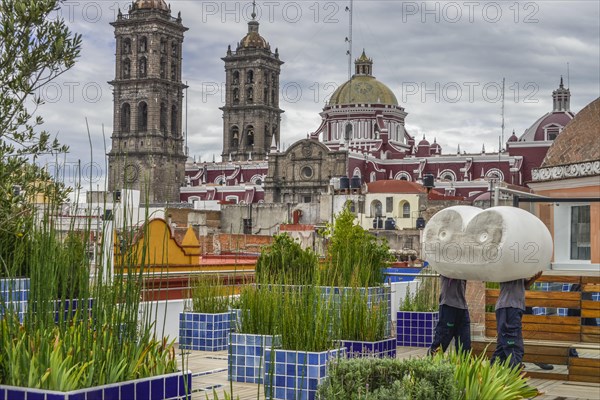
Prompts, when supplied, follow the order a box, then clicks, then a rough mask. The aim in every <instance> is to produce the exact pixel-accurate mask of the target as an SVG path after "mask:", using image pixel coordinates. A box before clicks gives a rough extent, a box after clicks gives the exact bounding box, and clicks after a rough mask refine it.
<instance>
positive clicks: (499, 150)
mask: <svg viewBox="0 0 600 400" xmlns="http://www.w3.org/2000/svg"><path fill="white" fill-rule="evenodd" d="M505 80H506V79H505V78H502V138H501V139H500V146H498V156H500V152H501V151H502V144H503V143H504V83H505Z"/></svg>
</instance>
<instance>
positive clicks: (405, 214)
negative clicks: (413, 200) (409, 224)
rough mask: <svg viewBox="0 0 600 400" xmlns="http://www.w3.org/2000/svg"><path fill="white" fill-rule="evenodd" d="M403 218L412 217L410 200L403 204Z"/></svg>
mask: <svg viewBox="0 0 600 400" xmlns="http://www.w3.org/2000/svg"><path fill="white" fill-rule="evenodd" d="M402 218H410V203H409V202H408V201H405V202H404V203H403V204H402Z"/></svg>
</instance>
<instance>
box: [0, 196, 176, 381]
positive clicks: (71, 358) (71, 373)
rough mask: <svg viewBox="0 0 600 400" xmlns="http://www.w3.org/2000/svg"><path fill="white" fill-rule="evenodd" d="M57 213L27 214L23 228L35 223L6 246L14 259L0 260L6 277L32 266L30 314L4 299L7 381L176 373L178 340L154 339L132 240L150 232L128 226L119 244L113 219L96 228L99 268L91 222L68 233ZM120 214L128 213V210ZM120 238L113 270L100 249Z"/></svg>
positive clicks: (0, 331) (2, 374)
mask: <svg viewBox="0 0 600 400" xmlns="http://www.w3.org/2000/svg"><path fill="white" fill-rule="evenodd" d="M56 215H58V207H55V205H53V204H47V205H46V206H45V208H44V209H43V210H40V211H39V212H38V213H31V214H23V215H21V216H19V217H20V218H23V219H29V221H25V223H24V224H22V225H21V226H27V227H28V229H27V230H26V231H22V232H21V233H22V235H20V236H19V240H18V241H16V242H15V241H10V244H11V246H13V247H7V242H4V241H2V242H0V254H2V255H3V257H2V258H3V260H5V261H6V260H14V263H11V264H7V263H4V264H3V267H4V270H5V276H7V277H8V278H9V279H14V278H16V277H17V274H20V273H22V272H23V265H26V266H27V269H26V270H25V271H24V272H25V275H26V277H28V278H30V292H29V299H28V302H27V307H26V311H25V312H24V314H22V315H18V314H17V312H16V309H15V307H12V306H11V305H10V304H6V302H5V301H4V300H0V301H3V302H4V304H0V310H2V313H3V316H2V319H1V320H0V384H1V385H10V386H20V387H31V388H39V389H46V390H57V391H68V390H78V389H84V388H88V387H92V386H99V385H105V384H112V383H118V382H123V381H127V380H132V379H139V378H147V377H151V376H155V375H161V374H166V373H173V372H176V371H177V364H176V361H175V350H174V343H173V342H172V341H169V340H168V339H161V340H157V339H156V337H162V336H163V334H162V333H161V332H157V330H156V325H155V324H154V318H153V316H152V315H150V313H148V312H143V313H142V314H140V299H141V297H142V293H141V289H142V287H143V279H144V275H145V261H144V259H143V257H142V258H141V259H140V258H139V252H138V251H137V250H136V249H135V248H134V246H132V245H131V244H132V243H133V237H134V235H135V234H140V233H143V234H146V235H147V234H148V232H147V231H145V229H146V228H142V231H143V232H140V231H138V230H135V231H134V230H132V229H130V228H128V226H132V224H131V223H128V224H125V223H124V225H123V226H121V227H118V228H117V232H116V234H117V240H118V241H117V240H115V241H113V239H112V237H113V236H112V234H113V232H114V231H113V225H112V222H105V223H103V227H102V230H101V231H100V230H99V229H98V228H99V226H98V227H96V230H93V232H94V234H97V235H98V234H99V236H100V237H101V238H102V239H101V241H100V243H98V246H97V248H98V249H99V250H98V252H97V254H96V256H97V259H96V264H92V263H91V260H90V257H89V255H88V249H90V248H93V247H94V246H92V243H91V242H90V241H89V238H90V237H91V236H92V227H91V226H90V223H89V220H88V222H87V223H86V224H87V225H86V226H74V225H73V223H72V224H71V226H69V227H68V228H67V232H66V233H65V232H63V231H59V230H58V225H57V224H56V223H55V222H56V221H55V220H54V217H53V216H56ZM122 217H123V221H127V220H128V219H129V217H128V215H127V207H123V213H122ZM63 229H64V228H63ZM114 242H118V243H122V244H123V245H122V246H119V248H117V249H116V250H115V255H114V260H115V264H114V270H111V268H108V265H109V264H108V262H107V261H108V260H107V259H105V258H104V257H105V256H104V254H107V253H104V252H103V251H101V249H103V248H105V245H106V246H113V243H114ZM10 252H14V254H13V255H12V256H8V257H4V255H6V254H7V253H10ZM142 253H144V252H142ZM110 257H112V256H110Z"/></svg>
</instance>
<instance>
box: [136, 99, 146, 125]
mask: <svg viewBox="0 0 600 400" xmlns="http://www.w3.org/2000/svg"><path fill="white" fill-rule="evenodd" d="M146 130H148V104H146V102H144V101H142V102H141V103H140V104H138V131H139V132H144V131H146Z"/></svg>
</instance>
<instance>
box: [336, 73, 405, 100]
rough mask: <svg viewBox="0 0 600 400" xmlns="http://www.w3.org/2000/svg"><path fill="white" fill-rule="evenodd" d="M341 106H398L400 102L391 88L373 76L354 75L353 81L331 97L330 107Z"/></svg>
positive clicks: (338, 89) (341, 87)
mask: <svg viewBox="0 0 600 400" xmlns="http://www.w3.org/2000/svg"><path fill="white" fill-rule="evenodd" d="M341 104H389V105H395V106H397V105H398V100H397V99H396V96H395V95H394V92H392V91H391V89H390V88H389V87H387V86H386V85H384V84H383V83H381V82H379V81H378V80H377V79H375V78H374V77H373V76H371V75H354V76H353V77H352V79H351V80H349V81H347V82H346V83H344V84H343V85H342V86H340V87H339V88H337V90H336V91H335V92H334V93H333V95H331V99H329V105H330V106H334V105H341Z"/></svg>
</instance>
